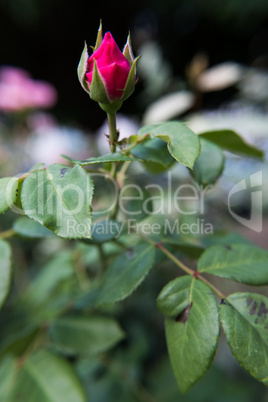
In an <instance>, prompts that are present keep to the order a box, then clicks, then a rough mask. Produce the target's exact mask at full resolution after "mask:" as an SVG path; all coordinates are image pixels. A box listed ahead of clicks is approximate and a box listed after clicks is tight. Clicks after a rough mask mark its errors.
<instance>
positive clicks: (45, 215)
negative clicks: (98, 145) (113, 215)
mask: <svg viewBox="0 0 268 402" xmlns="http://www.w3.org/2000/svg"><path fill="white" fill-rule="evenodd" d="M92 196H93V182H92V180H91V178H90V176H89V174H88V173H87V172H86V171H85V170H84V169H83V168H82V167H80V166H78V165H77V166H75V167H74V168H69V167H67V166H65V165H61V164H54V165H50V166H48V167H47V169H46V170H41V171H38V172H35V173H32V174H30V175H29V176H28V177H27V178H26V179H25V180H24V182H23V185H22V191H21V199H22V206H23V209H24V212H25V213H26V215H28V216H29V217H30V218H33V219H34V220H36V221H37V222H39V223H41V224H42V225H43V226H45V227H47V228H48V229H49V230H51V231H52V232H53V233H55V234H56V235H58V236H60V237H63V238H90V234H91V223H92V216H91V215H92V214H91V207H90V205H91V199H92Z"/></svg>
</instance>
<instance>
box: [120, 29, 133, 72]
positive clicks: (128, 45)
mask: <svg viewBox="0 0 268 402" xmlns="http://www.w3.org/2000/svg"><path fill="white" fill-rule="evenodd" d="M123 55H124V56H125V58H126V59H127V61H128V62H129V64H130V66H131V67H132V64H133V62H134V56H133V52H132V47H131V40H130V35H128V37H127V42H126V44H125V46H124V49H123Z"/></svg>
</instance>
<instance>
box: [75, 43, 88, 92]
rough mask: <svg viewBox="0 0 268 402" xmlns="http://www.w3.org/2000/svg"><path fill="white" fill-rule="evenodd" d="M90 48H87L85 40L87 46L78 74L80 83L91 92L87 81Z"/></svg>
mask: <svg viewBox="0 0 268 402" xmlns="http://www.w3.org/2000/svg"><path fill="white" fill-rule="evenodd" d="M88 57H89V56H88V50H87V44H86V42H85V46H84V49H83V52H82V55H81V58H80V61H79V64H78V67H77V75H78V79H79V81H80V84H81V85H82V88H83V89H84V90H85V91H86V92H87V93H88V94H89V88H88V85H87V82H86V71H87V61H88Z"/></svg>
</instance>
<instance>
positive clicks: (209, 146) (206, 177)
mask: <svg viewBox="0 0 268 402" xmlns="http://www.w3.org/2000/svg"><path fill="white" fill-rule="evenodd" d="M200 142H201V153H200V155H199V157H198V158H197V160H196V162H195V164H194V168H193V170H192V171H191V173H192V176H193V178H194V179H195V180H196V181H197V183H198V184H202V185H204V186H206V185H208V184H214V183H215V182H216V181H217V179H218V178H219V176H220V175H221V174H222V171H223V168H224V162H225V157H224V154H223V152H222V150H221V148H219V147H218V146H217V145H215V144H213V142H210V141H207V140H205V139H204V138H201V139H200Z"/></svg>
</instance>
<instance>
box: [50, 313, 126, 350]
mask: <svg viewBox="0 0 268 402" xmlns="http://www.w3.org/2000/svg"><path fill="white" fill-rule="evenodd" d="M49 334H50V339H51V341H52V345H53V346H56V348H57V349H59V350H60V351H61V352H63V353H67V354H79V355H81V356H84V355H94V354H97V353H101V352H104V351H106V350H108V349H110V348H112V347H113V346H115V345H116V344H117V343H118V342H119V341H121V339H123V338H124V333H123V331H122V330H121V328H120V327H119V325H118V324H117V322H116V321H115V320H113V319H112V318H108V317H101V316H88V317H86V316H84V317H62V318H59V319H56V320H55V321H54V322H53V323H52V325H51V326H50V328H49Z"/></svg>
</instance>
